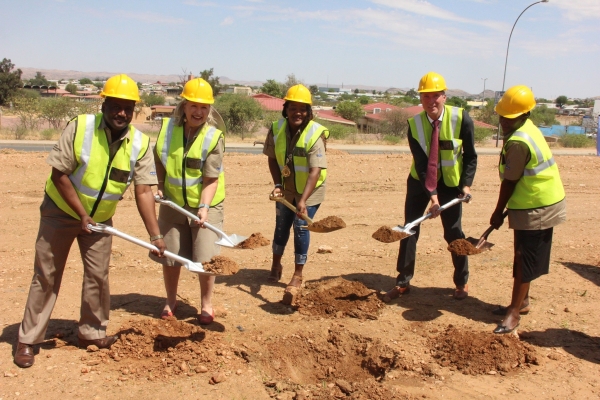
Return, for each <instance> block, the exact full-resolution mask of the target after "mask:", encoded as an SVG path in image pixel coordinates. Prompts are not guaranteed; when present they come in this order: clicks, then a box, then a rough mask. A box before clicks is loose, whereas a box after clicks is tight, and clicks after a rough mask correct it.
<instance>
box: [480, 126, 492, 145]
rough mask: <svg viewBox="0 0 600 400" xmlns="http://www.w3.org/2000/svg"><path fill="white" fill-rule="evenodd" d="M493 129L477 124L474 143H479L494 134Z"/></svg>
mask: <svg viewBox="0 0 600 400" xmlns="http://www.w3.org/2000/svg"><path fill="white" fill-rule="evenodd" d="M494 133H495V132H494V130H492V129H487V128H481V127H479V126H476V127H475V143H481V142H483V141H485V140H487V139H489V138H490V137H492V135H494Z"/></svg>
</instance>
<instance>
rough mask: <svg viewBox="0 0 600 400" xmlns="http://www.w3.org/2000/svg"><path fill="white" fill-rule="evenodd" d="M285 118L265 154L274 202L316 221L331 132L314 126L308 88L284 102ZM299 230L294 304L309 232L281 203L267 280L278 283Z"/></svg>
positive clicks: (289, 290)
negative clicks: (278, 199)
mask: <svg viewBox="0 0 600 400" xmlns="http://www.w3.org/2000/svg"><path fill="white" fill-rule="evenodd" d="M284 100H285V103H284V105H283V111H282V115H283V118H282V119H280V120H279V121H275V122H273V125H272V127H271V129H270V131H269V133H268V135H267V139H266V141H265V146H264V149H263V153H264V154H265V155H266V156H267V157H268V158H269V171H270V172H271V177H272V178H273V183H274V185H275V187H274V188H273V192H272V193H271V194H272V195H273V196H284V197H285V198H286V200H287V201H289V202H290V203H292V204H295V206H296V208H297V210H298V214H304V215H308V216H309V217H310V218H313V217H314V215H315V213H316V212H317V209H318V208H319V206H320V205H321V203H322V202H323V200H324V199H325V179H326V177H327V170H326V168H327V159H326V157H325V142H324V139H327V137H328V136H329V131H328V130H327V128H325V127H324V126H322V125H319V124H317V123H316V122H314V121H312V119H313V114H312V108H311V105H312V98H311V94H310V91H309V90H308V89H307V88H306V87H305V86H303V85H295V86H292V87H291V88H290V89H289V90H288V91H287V94H286V96H285V97H284ZM292 225H293V227H294V254H295V270H294V274H293V275H292V279H291V281H290V283H289V284H288V285H287V287H286V290H285V294H284V297H283V301H284V303H287V304H290V303H291V300H292V299H293V292H294V291H295V289H297V288H299V287H300V286H301V285H302V270H303V268H304V265H305V264H306V261H307V253H308V247H309V244H310V232H309V231H308V230H306V229H301V228H300V227H301V226H306V222H305V221H304V220H303V219H301V218H299V217H298V216H297V215H296V214H294V212H293V211H291V210H290V209H288V208H287V207H285V206H284V205H283V204H281V203H276V217H275V233H274V237H273V262H272V264H271V274H270V275H269V278H268V280H269V281H270V282H278V281H279V280H280V279H281V275H282V272H283V266H282V264H281V258H282V256H283V252H284V250H285V246H286V244H287V241H288V239H289V237H290V228H291V227H292Z"/></svg>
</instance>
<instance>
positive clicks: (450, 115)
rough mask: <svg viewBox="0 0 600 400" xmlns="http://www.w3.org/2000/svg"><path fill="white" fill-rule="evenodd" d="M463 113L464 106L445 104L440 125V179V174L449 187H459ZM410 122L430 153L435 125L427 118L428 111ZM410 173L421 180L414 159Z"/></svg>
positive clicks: (423, 145)
mask: <svg viewBox="0 0 600 400" xmlns="http://www.w3.org/2000/svg"><path fill="white" fill-rule="evenodd" d="M462 115H463V109H462V108H458V107H451V106H446V105H445V106H444V117H443V119H442V123H441V125H440V138H439V142H440V143H439V150H440V155H439V162H438V180H439V179H440V175H441V176H443V178H444V183H445V184H446V186H448V187H457V186H458V184H459V183H460V174H461V173H462V166H463V158H462V140H460V139H459V137H460V127H461V125H462ZM408 124H409V125H410V132H411V134H412V136H413V138H415V139H416V140H417V141H418V142H419V144H420V145H421V148H422V149H423V151H424V152H425V154H427V155H429V145H430V143H431V134H432V133H433V126H432V125H431V123H430V122H429V119H428V118H427V113H426V112H425V111H423V112H421V113H420V114H418V115H416V116H414V117H412V118H410V119H409V120H408ZM440 170H441V171H440ZM410 175H411V176H412V177H413V178H415V179H416V180H419V176H418V175H417V170H416V169H415V161H414V160H413V163H412V166H411V168H410Z"/></svg>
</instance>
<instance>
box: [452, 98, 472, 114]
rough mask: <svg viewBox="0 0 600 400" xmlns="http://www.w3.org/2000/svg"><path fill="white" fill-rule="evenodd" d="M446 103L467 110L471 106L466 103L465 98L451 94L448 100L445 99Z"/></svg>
mask: <svg viewBox="0 0 600 400" xmlns="http://www.w3.org/2000/svg"><path fill="white" fill-rule="evenodd" d="M446 104H448V105H449V106H455V107H461V108H464V109H465V110H467V111H470V110H471V106H469V105H468V104H467V101H466V100H464V99H461V98H460V97H456V96H452V97H450V98H449V99H448V100H446Z"/></svg>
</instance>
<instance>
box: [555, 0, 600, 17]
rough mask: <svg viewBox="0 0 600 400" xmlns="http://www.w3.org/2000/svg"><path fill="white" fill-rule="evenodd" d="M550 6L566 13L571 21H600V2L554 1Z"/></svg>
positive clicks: (581, 0) (595, 0)
mask: <svg viewBox="0 0 600 400" xmlns="http://www.w3.org/2000/svg"><path fill="white" fill-rule="evenodd" d="M548 4H549V5H551V6H553V7H558V8H560V9H562V10H564V11H565V16H566V17H567V18H568V19H570V20H571V21H580V20H583V19H596V20H597V19H600V1H598V0H577V1H573V0H552V1H551V2H550V3H548Z"/></svg>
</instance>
